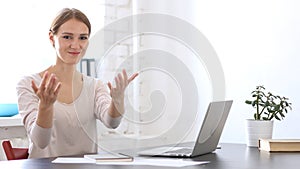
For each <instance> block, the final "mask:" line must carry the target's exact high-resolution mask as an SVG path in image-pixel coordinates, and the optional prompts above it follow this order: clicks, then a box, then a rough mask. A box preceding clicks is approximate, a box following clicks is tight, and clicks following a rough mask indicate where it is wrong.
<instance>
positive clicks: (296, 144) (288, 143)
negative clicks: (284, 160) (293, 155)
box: [258, 139, 300, 152]
mask: <svg viewBox="0 0 300 169" xmlns="http://www.w3.org/2000/svg"><path fill="white" fill-rule="evenodd" d="M258 148H259V150H262V151H268V152H300V139H260V140H259V142H258Z"/></svg>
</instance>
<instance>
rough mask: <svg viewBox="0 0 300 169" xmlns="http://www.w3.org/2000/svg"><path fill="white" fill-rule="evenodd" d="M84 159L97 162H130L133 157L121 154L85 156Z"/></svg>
mask: <svg viewBox="0 0 300 169" xmlns="http://www.w3.org/2000/svg"><path fill="white" fill-rule="evenodd" d="M84 158H86V159H89V160H92V161H94V162H95V163H98V162H114V161H116V162H118V161H120V162H126V161H127V162H130V161H133V157H131V156H128V155H125V154H121V153H101V154H85V155H84Z"/></svg>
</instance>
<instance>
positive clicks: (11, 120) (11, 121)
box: [0, 114, 23, 127]
mask: <svg viewBox="0 0 300 169" xmlns="http://www.w3.org/2000/svg"><path fill="white" fill-rule="evenodd" d="M9 126H23V123H22V118H21V116H20V115H19V114H17V115H15V116H12V117H0V127H9Z"/></svg>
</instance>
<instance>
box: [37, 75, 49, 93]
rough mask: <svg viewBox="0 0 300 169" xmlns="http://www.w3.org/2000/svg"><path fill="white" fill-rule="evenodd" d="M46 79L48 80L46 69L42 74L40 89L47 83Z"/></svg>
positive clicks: (43, 88)
mask: <svg viewBox="0 0 300 169" xmlns="http://www.w3.org/2000/svg"><path fill="white" fill-rule="evenodd" d="M47 80H48V71H46V72H45V73H44V75H43V78H42V82H41V84H40V86H39V87H40V89H41V90H43V91H44V90H45V88H46V84H47Z"/></svg>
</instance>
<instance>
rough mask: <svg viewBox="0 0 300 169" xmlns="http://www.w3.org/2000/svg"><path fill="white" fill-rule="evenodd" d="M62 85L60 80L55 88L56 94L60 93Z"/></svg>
mask: <svg viewBox="0 0 300 169" xmlns="http://www.w3.org/2000/svg"><path fill="white" fill-rule="evenodd" d="M60 87H61V82H58V83H57V85H56V87H55V89H54V95H55V96H57V95H58V92H59V90H60Z"/></svg>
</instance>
